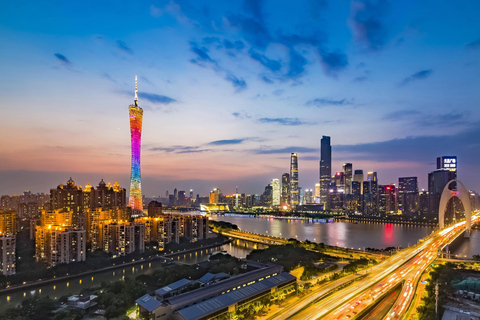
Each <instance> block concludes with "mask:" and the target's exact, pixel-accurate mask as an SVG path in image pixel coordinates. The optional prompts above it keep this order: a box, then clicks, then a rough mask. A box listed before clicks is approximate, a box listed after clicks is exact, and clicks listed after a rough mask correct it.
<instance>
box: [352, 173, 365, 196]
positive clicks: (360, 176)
mask: <svg viewBox="0 0 480 320" xmlns="http://www.w3.org/2000/svg"><path fill="white" fill-rule="evenodd" d="M364 180H365V177H364V175H363V170H355V174H354V175H353V181H357V182H360V194H363V181H364Z"/></svg>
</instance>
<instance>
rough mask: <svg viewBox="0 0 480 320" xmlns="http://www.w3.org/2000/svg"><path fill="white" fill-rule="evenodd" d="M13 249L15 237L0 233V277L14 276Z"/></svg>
mask: <svg viewBox="0 0 480 320" xmlns="http://www.w3.org/2000/svg"><path fill="white" fill-rule="evenodd" d="M15 248H16V238H15V235H13V234H2V233H1V232H0V275H4V276H9V275H12V274H15Z"/></svg>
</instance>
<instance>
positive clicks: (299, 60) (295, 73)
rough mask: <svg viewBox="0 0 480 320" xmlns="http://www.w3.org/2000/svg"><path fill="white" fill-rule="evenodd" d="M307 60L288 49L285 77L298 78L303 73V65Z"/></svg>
mask: <svg viewBox="0 0 480 320" xmlns="http://www.w3.org/2000/svg"><path fill="white" fill-rule="evenodd" d="M306 64H307V59H305V57H304V56H302V55H301V54H299V53H298V52H297V51H295V50H294V49H293V48H290V63H289V64H288V66H289V70H288V73H287V76H288V77H289V78H298V77H300V76H301V75H303V73H304V72H305V65H306Z"/></svg>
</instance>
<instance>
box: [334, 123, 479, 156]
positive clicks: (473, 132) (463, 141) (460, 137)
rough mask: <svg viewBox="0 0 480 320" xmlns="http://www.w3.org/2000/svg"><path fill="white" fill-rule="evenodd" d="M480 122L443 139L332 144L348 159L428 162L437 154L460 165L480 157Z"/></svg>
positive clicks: (422, 137) (437, 137)
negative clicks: (454, 156)
mask: <svg viewBox="0 0 480 320" xmlns="http://www.w3.org/2000/svg"><path fill="white" fill-rule="evenodd" d="M478 136H480V123H475V124H471V125H470V126H468V127H467V129H465V130H464V131H462V132H459V133H456V134H453V135H443V136H410V137H406V138H403V139H393V140H387V141H381V142H372V143H363V144H356V145H336V146H333V149H334V150H335V151H336V152H337V151H340V152H348V153H350V155H349V157H350V159H352V160H357V159H364V160H371V161H387V162H388V161H414V162H424V163H429V162H432V160H434V159H435V158H436V157H438V156H441V155H456V156H458V157H459V159H462V161H463V163H472V164H476V161H477V159H478V158H480V142H479V141H478Z"/></svg>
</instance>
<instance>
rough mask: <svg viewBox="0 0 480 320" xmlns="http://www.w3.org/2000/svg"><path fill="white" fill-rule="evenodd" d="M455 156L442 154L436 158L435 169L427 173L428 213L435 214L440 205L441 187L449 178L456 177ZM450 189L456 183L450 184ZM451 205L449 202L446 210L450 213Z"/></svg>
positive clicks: (453, 187)
mask: <svg viewBox="0 0 480 320" xmlns="http://www.w3.org/2000/svg"><path fill="white" fill-rule="evenodd" d="M457 165H458V163H457V157H455V156H443V157H438V158H437V170H435V171H432V172H430V173H429V174H428V195H429V200H430V201H429V202H430V205H429V207H430V209H429V211H430V214H433V215H437V214H438V209H439V208H438V207H439V205H440V197H441V195H442V192H443V189H444V188H445V186H446V185H447V183H448V182H449V181H450V180H454V179H456V178H457ZM450 188H451V189H455V188H456V183H452V184H451V185H450ZM452 209H453V207H452V205H450V204H449V207H447V211H448V212H449V214H451V211H452Z"/></svg>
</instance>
